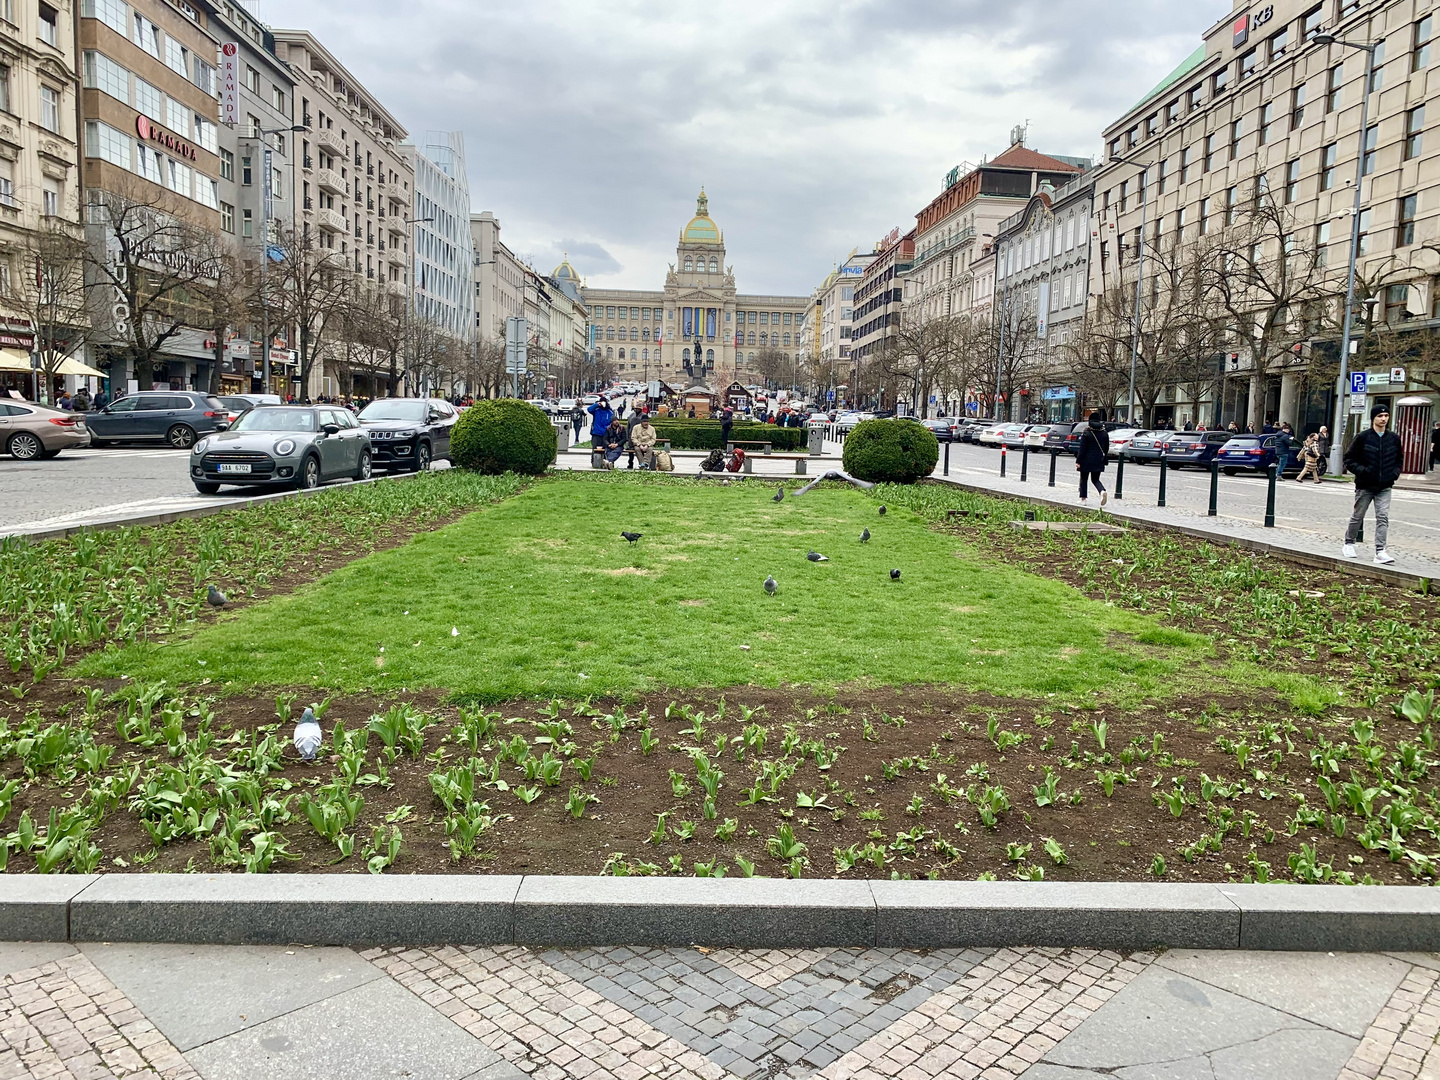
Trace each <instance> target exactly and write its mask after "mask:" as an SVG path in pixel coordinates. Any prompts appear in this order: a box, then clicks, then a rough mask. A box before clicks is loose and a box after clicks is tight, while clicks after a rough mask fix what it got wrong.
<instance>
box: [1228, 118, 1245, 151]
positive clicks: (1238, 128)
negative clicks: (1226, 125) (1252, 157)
mask: <svg viewBox="0 0 1440 1080" xmlns="http://www.w3.org/2000/svg"><path fill="white" fill-rule="evenodd" d="M1244 135H1245V120H1244V118H1243V117H1242V118H1241V119H1239V120H1235V121H1232V122H1231V124H1230V160H1231V161H1234V160H1235V159H1236V158H1238V157H1239V156H1240V140H1241V138H1242V137H1243V136H1244Z"/></svg>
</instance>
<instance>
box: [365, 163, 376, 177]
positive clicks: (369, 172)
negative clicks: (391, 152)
mask: <svg viewBox="0 0 1440 1080" xmlns="http://www.w3.org/2000/svg"><path fill="white" fill-rule="evenodd" d="M365 175H366V176H374V175H375V166H374V165H366V166H365Z"/></svg>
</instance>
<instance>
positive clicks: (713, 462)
mask: <svg viewBox="0 0 1440 1080" xmlns="http://www.w3.org/2000/svg"><path fill="white" fill-rule="evenodd" d="M700 468H701V469H703V470H704V471H705V472H724V471H725V455H724V454H723V453H721V452H720V451H719V450H711V451H710V453H709V454H707V455H706V457H705V460H704V462H703V463H701V465H700Z"/></svg>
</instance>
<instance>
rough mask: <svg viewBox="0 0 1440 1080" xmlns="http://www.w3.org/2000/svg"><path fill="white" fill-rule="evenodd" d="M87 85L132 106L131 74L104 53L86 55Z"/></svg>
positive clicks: (87, 53)
mask: <svg viewBox="0 0 1440 1080" xmlns="http://www.w3.org/2000/svg"><path fill="white" fill-rule="evenodd" d="M85 85H86V86H87V87H89V88H91V89H94V90H103V91H105V93H107V94H109V95H110V96H111V97H113V98H115V99H116V100H118V101H123V102H125V104H127V105H128V104H130V72H128V71H126V70H125V69H124V68H123V67H121V66H120V65H119V64H117V63H116V62H115V61H114V60H111V59H110V58H109V57H108V56H106V55H105V54H104V53H98V52H89V51H87V52H86V53H85Z"/></svg>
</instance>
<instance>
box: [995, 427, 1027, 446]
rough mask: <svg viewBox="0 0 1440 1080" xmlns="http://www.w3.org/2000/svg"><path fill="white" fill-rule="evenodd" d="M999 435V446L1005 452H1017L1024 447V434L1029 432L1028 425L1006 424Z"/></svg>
mask: <svg viewBox="0 0 1440 1080" xmlns="http://www.w3.org/2000/svg"><path fill="white" fill-rule="evenodd" d="M1001 430H1002V433H1001V435H1000V445H1001V446H1003V447H1005V448H1006V449H1007V450H1019V449H1020V448H1021V447H1023V446H1024V445H1025V432H1027V431H1029V430H1030V425H1029V424H1006V425H1005V427H1004V428H1003V429H1001Z"/></svg>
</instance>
